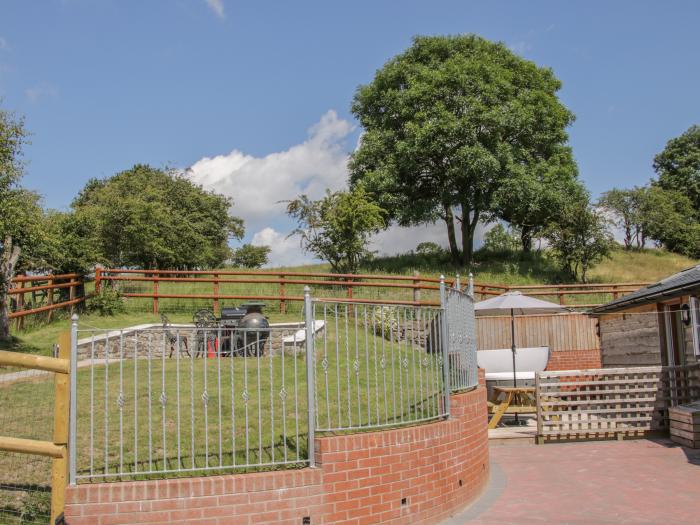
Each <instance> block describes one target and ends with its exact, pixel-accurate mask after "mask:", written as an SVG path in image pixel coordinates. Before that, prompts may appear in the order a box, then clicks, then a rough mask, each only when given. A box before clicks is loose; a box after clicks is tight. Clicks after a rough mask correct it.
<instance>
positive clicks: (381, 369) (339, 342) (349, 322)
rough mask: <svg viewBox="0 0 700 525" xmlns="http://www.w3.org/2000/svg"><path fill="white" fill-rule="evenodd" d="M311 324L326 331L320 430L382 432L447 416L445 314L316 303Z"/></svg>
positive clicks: (320, 350)
mask: <svg viewBox="0 0 700 525" xmlns="http://www.w3.org/2000/svg"><path fill="white" fill-rule="evenodd" d="M313 317H314V318H315V319H320V320H321V321H322V322H323V324H324V326H325V327H326V329H325V331H324V333H323V335H322V336H321V337H320V338H319V339H318V340H317V341H316V342H315V363H314V364H315V376H316V384H315V404H316V414H317V416H316V429H317V430H320V431H329V430H333V431H338V430H350V429H361V428H379V427H386V426H395V425H400V424H407V423H418V422H422V421H428V420H431V419H436V418H439V417H443V416H446V415H447V414H448V408H447V406H446V405H445V401H444V396H443V392H444V385H443V361H444V359H443V355H444V351H443V349H444V345H443V341H444V334H443V331H442V320H443V318H444V315H443V311H442V309H440V308H437V307H427V306H426V307H420V306H386V305H376V304H371V303H352V304H348V303H345V302H344V303H339V302H335V301H325V300H315V301H314V302H313Z"/></svg>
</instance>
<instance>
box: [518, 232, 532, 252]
mask: <svg viewBox="0 0 700 525" xmlns="http://www.w3.org/2000/svg"><path fill="white" fill-rule="evenodd" d="M520 243H521V244H522V245H523V253H530V251H532V230H531V229H530V228H528V227H526V226H523V227H522V228H521V229H520Z"/></svg>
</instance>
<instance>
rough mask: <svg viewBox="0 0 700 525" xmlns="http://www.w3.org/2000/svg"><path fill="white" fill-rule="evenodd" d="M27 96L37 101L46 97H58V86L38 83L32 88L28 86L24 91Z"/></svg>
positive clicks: (32, 100) (34, 101) (33, 101)
mask: <svg viewBox="0 0 700 525" xmlns="http://www.w3.org/2000/svg"><path fill="white" fill-rule="evenodd" d="M24 94H25V96H26V97H27V98H28V99H29V101H30V102H32V103H36V102H40V101H42V100H45V99H52V98H57V97H58V88H57V87H56V86H54V85H53V84H46V83H42V84H37V85H36V86H32V87H30V88H27V89H26V90H25V91H24Z"/></svg>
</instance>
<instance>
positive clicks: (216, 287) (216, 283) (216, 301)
mask: <svg viewBox="0 0 700 525" xmlns="http://www.w3.org/2000/svg"><path fill="white" fill-rule="evenodd" d="M213 276H214V315H219V274H218V273H215V274H213Z"/></svg>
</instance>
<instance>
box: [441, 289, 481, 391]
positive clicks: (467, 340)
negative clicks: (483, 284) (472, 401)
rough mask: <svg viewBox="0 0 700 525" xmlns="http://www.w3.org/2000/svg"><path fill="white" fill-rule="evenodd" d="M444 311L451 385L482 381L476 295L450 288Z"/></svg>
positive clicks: (454, 388)
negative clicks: (477, 358)
mask: <svg viewBox="0 0 700 525" xmlns="http://www.w3.org/2000/svg"><path fill="white" fill-rule="evenodd" d="M444 311H445V313H446V317H447V331H448V335H447V337H448V344H447V347H448V349H449V361H450V388H451V390H452V391H453V392H454V391H457V390H464V389H466V388H471V387H473V386H476V385H477V384H478V383H479V370H478V365H477V362H476V348H477V344H476V333H477V332H476V317H475V314H474V297H473V296H472V295H470V294H469V293H465V292H463V291H461V290H460V289H459V288H447V289H446V293H445V305H444Z"/></svg>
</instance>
